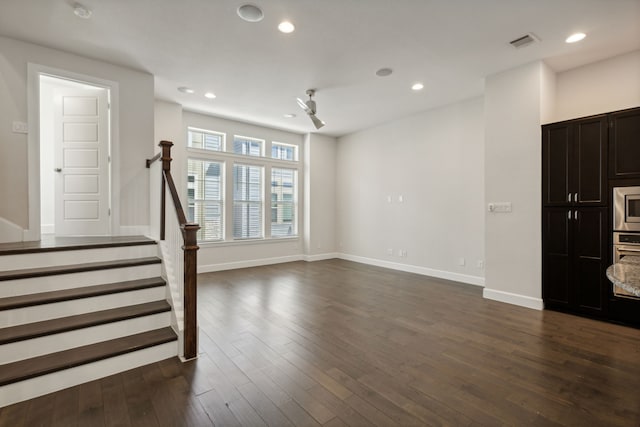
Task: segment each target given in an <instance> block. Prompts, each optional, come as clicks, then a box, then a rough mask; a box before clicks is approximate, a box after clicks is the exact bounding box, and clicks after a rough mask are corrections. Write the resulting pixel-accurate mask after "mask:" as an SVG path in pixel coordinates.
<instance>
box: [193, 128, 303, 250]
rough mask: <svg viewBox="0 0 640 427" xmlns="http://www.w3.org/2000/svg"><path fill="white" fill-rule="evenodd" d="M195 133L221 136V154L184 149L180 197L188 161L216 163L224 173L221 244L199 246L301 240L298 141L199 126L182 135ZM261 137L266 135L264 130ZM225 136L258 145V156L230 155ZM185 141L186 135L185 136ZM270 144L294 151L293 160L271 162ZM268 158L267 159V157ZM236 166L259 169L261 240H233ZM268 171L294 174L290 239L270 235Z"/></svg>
mask: <svg viewBox="0 0 640 427" xmlns="http://www.w3.org/2000/svg"><path fill="white" fill-rule="evenodd" d="M192 129H193V130H197V131H200V132H206V133H213V134H219V135H225V140H224V141H225V144H224V147H225V151H214V150H207V149H201V148H194V147H189V146H187V147H186V156H185V160H184V164H185V173H184V177H183V179H184V180H185V184H184V189H183V191H184V194H185V196H187V192H188V186H189V184H188V182H187V181H188V168H187V164H188V162H189V159H193V160H202V161H211V162H219V163H221V164H222V169H223V171H224V172H223V173H224V178H223V180H222V182H223V188H222V194H223V199H222V202H221V205H222V207H223V212H222V221H223V233H222V235H223V238H222V240H198V244H199V245H200V246H205V247H206V246H212V247H213V246H227V245H245V244H260V243H269V242H278V241H283V240H298V239H300V238H301V235H300V232H301V230H302V229H303V224H302V219H303V213H302V209H303V206H302V203H299V202H298V201H299V200H301V197H302V191H303V189H304V184H303V182H302V180H303V178H302V177H303V176H304V173H303V167H304V164H303V162H302V161H300V158H302V154H301V153H302V141H300V142H299V143H293V142H281V140H273V139H271V138H269V137H267V136H266V135H265V137H263V138H259V137H255V136H245V135H243V134H242V132H240V133H236V132H233V131H232V130H230V129H225V130H227V132H223V131H220V130H215V131H214V130H209V129H205V128H202V127H199V126H186V132H189V131H190V130H192ZM264 133H265V134H268V133H269V132H268V129H267V131H266V132H264ZM226 135H233V136H234V138H235V137H239V138H242V139H248V140H252V141H258V142H261V145H262V146H261V156H260V157H258V156H255V155H253V156H252V155H246V154H236V153H234V152H233V149H234V147H233V144H231V143H227V142H228V141H227V140H226ZM187 137H189V136H188V133H187ZM272 144H277V145H286V146H291V147H293V148H294V150H295V151H294V156H295V158H296V159H297V160H283V159H275V158H272V157H271V153H272ZM267 154H268V156H267ZM236 164H242V165H247V166H259V167H262V212H261V214H262V237H260V238H235V237H234V236H233V224H234V216H233V206H234V193H233V185H234V184H233V171H234V166H235V165H236ZM272 168H278V169H290V170H294V171H295V183H294V187H295V190H294V192H293V198H294V204H293V209H294V211H293V216H294V222H295V230H294V233H293V234H292V235H290V236H273V235H272V225H271V224H272V218H271V216H272V213H271V176H272Z"/></svg>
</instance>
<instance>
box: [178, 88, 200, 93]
mask: <svg viewBox="0 0 640 427" xmlns="http://www.w3.org/2000/svg"><path fill="white" fill-rule="evenodd" d="M178 90H179V91H180V92H182V93H189V94H191V93H195V92H196V91H195V90H193V89H191V88H190V87H186V86H180V87H179V88H178Z"/></svg>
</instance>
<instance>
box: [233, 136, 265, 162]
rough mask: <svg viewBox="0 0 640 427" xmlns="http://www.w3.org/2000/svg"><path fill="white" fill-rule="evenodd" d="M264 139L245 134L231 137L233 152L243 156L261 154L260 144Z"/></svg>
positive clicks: (258, 155) (261, 144) (257, 155)
mask: <svg viewBox="0 0 640 427" xmlns="http://www.w3.org/2000/svg"><path fill="white" fill-rule="evenodd" d="M263 145H264V141H263V140H261V139H255V138H249V137H246V136H237V135H235V136H234V137H233V152H234V153H235V154H242V155H244V156H255V157H260V156H262V146H263Z"/></svg>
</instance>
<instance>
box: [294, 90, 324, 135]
mask: <svg viewBox="0 0 640 427" xmlns="http://www.w3.org/2000/svg"><path fill="white" fill-rule="evenodd" d="M315 93H316V90H315V89H308V90H307V95H309V100H308V101H303V100H302V99H300V98H297V100H298V105H299V106H300V108H302V109H303V110H304V112H305V113H307V115H308V116H309V117H310V118H311V121H312V122H313V125H314V126H315V127H316V129H320V128H321V127H322V126H324V125H325V123H324V122H323V121H322V120H320V119H319V118H318V117H316V101H314V100H313V99H311V98H312V97H313V95H314V94H315Z"/></svg>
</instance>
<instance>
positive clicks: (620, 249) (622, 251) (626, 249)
mask: <svg viewBox="0 0 640 427" xmlns="http://www.w3.org/2000/svg"><path fill="white" fill-rule="evenodd" d="M616 251H618V252H620V253H624V252H633V253H638V252H640V248H637V249H636V248H616Z"/></svg>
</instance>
